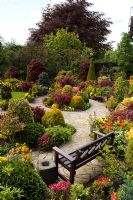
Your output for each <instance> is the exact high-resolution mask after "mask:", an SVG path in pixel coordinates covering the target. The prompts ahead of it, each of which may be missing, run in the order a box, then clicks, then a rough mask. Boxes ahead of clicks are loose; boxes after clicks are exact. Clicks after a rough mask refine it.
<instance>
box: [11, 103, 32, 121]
mask: <svg viewBox="0 0 133 200" xmlns="http://www.w3.org/2000/svg"><path fill="white" fill-rule="evenodd" d="M8 111H9V112H11V113H12V114H13V116H14V117H19V120H20V122H23V123H25V124H27V123H33V122H34V118H33V113H32V111H31V108H30V106H29V104H28V102H27V101H26V100H10V102H9V106H8Z"/></svg>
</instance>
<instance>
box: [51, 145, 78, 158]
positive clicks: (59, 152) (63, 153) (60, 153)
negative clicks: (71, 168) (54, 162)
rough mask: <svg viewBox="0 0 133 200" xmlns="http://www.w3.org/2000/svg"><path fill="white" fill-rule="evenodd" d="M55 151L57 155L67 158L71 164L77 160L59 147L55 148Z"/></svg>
mask: <svg viewBox="0 0 133 200" xmlns="http://www.w3.org/2000/svg"><path fill="white" fill-rule="evenodd" d="M53 150H54V151H55V152H56V153H57V154H59V155H61V156H63V157H65V158H66V159H67V160H69V161H70V162H73V161H74V160H75V158H73V157H72V156H70V155H68V154H66V153H65V152H64V151H62V150H61V149H59V148H58V147H53Z"/></svg>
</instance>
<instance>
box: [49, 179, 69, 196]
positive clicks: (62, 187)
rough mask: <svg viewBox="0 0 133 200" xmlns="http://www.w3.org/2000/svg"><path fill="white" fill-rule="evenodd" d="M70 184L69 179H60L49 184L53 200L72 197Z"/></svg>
mask: <svg viewBox="0 0 133 200" xmlns="http://www.w3.org/2000/svg"><path fill="white" fill-rule="evenodd" d="M70 186H71V184H70V183H69V182H68V181H60V182H58V183H55V184H52V185H50V186H49V188H50V191H51V198H52V199H53V200H66V199H69V197H70Z"/></svg>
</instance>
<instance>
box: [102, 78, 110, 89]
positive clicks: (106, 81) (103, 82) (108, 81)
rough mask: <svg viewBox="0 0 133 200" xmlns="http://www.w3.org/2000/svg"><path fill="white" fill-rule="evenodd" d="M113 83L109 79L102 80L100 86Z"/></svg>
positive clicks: (107, 85) (108, 85)
mask: <svg viewBox="0 0 133 200" xmlns="http://www.w3.org/2000/svg"><path fill="white" fill-rule="evenodd" d="M112 86H113V83H112V82H111V81H110V80H106V79H105V80H102V81H101V82H100V87H112Z"/></svg>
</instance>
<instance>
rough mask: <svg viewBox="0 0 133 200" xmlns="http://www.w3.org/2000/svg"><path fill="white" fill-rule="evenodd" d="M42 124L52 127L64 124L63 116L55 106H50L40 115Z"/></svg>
mask: <svg viewBox="0 0 133 200" xmlns="http://www.w3.org/2000/svg"><path fill="white" fill-rule="evenodd" d="M42 124H43V125H44V126H45V127H52V126H56V125H64V124H65V121H64V117H63V115H62V112H61V111H60V110H59V109H57V108H52V109H50V110H49V111H47V112H45V114H44V116H43V117H42Z"/></svg>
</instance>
